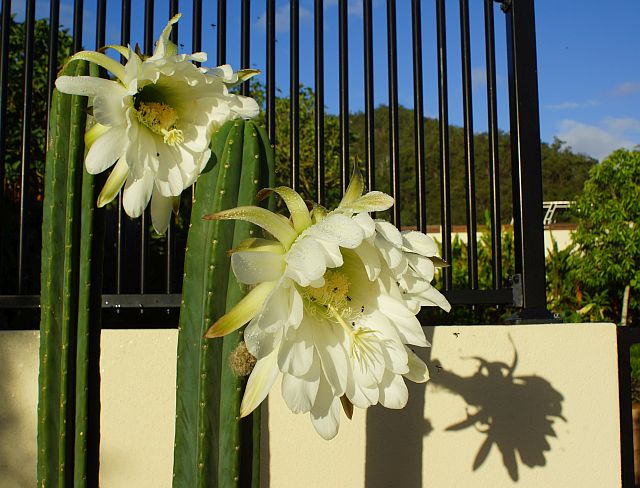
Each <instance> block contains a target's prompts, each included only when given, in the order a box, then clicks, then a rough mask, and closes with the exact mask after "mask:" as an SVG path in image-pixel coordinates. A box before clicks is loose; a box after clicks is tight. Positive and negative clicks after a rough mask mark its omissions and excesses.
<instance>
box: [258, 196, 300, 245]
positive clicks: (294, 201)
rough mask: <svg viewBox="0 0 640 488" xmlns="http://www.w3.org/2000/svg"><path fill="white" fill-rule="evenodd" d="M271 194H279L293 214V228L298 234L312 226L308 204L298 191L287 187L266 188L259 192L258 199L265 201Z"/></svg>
mask: <svg viewBox="0 0 640 488" xmlns="http://www.w3.org/2000/svg"><path fill="white" fill-rule="evenodd" d="M271 192H275V193H277V194H278V195H279V196H280V198H282V200H283V201H284V203H285V205H286V206H287V208H288V209H289V213H290V214H291V220H292V221H293V228H294V229H295V230H296V231H297V232H298V234H301V233H302V231H304V230H305V229H306V228H307V227H310V226H311V216H310V215H309V210H308V209H307V204H306V203H305V202H304V200H303V199H302V197H301V196H300V194H299V193H298V192H297V191H295V190H292V189H291V188H287V187H286V186H278V187H276V188H265V189H263V190H261V191H260V192H258V195H257V197H256V198H257V199H258V200H259V201H260V200H264V199H265V198H266V197H267V196H269V194H270V193H271Z"/></svg>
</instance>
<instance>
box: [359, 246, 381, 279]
mask: <svg viewBox="0 0 640 488" xmlns="http://www.w3.org/2000/svg"><path fill="white" fill-rule="evenodd" d="M353 252H355V253H356V254H357V255H358V257H359V258H360V260H361V261H362V264H363V265H364V269H365V270H366V271H367V276H368V277H369V280H370V281H374V280H375V279H376V278H378V276H379V275H380V269H381V263H380V258H379V257H378V251H377V250H376V248H375V247H374V246H372V245H371V244H369V243H368V242H367V241H362V244H360V245H359V246H358V247H356V248H355V249H354V250H353Z"/></svg>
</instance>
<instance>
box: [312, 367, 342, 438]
mask: <svg viewBox="0 0 640 488" xmlns="http://www.w3.org/2000/svg"><path fill="white" fill-rule="evenodd" d="M338 398H339V397H336V396H334V394H333V392H332V391H331V386H329V383H328V382H327V380H326V379H325V378H324V377H323V376H321V377H320V385H319V387H318V393H317V394H316V401H315V402H314V404H313V407H311V412H310V417H311V422H312V423H313V426H314V427H315V429H316V432H317V433H318V434H320V436H321V437H322V438H323V439H326V440H330V439H333V438H334V437H335V436H336V434H337V433H338V427H339V426H340V400H338Z"/></svg>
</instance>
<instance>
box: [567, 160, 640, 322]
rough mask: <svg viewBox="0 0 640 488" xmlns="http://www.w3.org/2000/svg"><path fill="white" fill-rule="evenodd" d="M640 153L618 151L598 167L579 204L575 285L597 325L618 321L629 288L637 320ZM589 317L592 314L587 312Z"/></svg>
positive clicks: (631, 312) (631, 309)
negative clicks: (589, 305)
mask: <svg viewBox="0 0 640 488" xmlns="http://www.w3.org/2000/svg"><path fill="white" fill-rule="evenodd" d="M638 195H640V151H638V150H635V151H628V150H624V149H620V150H618V151H615V152H614V153H612V154H611V155H610V156H609V157H607V159H605V160H604V161H603V162H602V163H600V164H598V165H597V166H595V167H594V168H593V169H592V170H591V172H590V174H589V179H588V180H587V182H586V183H585V186H584V190H583V192H582V193H581V194H580V196H579V197H578V199H577V200H576V206H575V211H576V214H577V216H578V227H577V229H576V232H575V234H574V236H573V240H574V242H575V243H576V246H577V251H578V253H579V259H577V262H576V269H575V282H576V286H577V287H578V290H579V292H581V293H583V294H584V295H585V297H586V296H587V295H588V296H589V297H590V298H589V300H588V301H587V300H586V299H585V300H584V301H585V302H586V303H587V304H589V303H593V304H594V305H593V307H592V308H594V307H595V308H596V309H597V313H595V314H592V315H593V318H595V319H596V320H602V319H605V318H606V319H609V320H613V321H615V322H618V321H619V320H620V314H621V308H622V295H623V292H624V289H625V287H626V286H627V285H629V286H630V288H631V299H630V303H629V323H631V322H632V321H633V320H634V319H635V320H636V321H637V320H638V315H637V314H638V313H639V312H640V309H639V306H640V302H639V292H640V229H639V228H638V225H640V199H639V198H638ZM589 312H591V310H590V311H589Z"/></svg>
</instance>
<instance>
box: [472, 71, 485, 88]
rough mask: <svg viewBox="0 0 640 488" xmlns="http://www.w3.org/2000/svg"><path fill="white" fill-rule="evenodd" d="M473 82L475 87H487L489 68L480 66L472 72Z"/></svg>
mask: <svg viewBox="0 0 640 488" xmlns="http://www.w3.org/2000/svg"><path fill="white" fill-rule="evenodd" d="M471 82H472V83H473V85H474V86H487V68H485V67H484V66H480V67H478V68H473V69H472V70H471Z"/></svg>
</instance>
